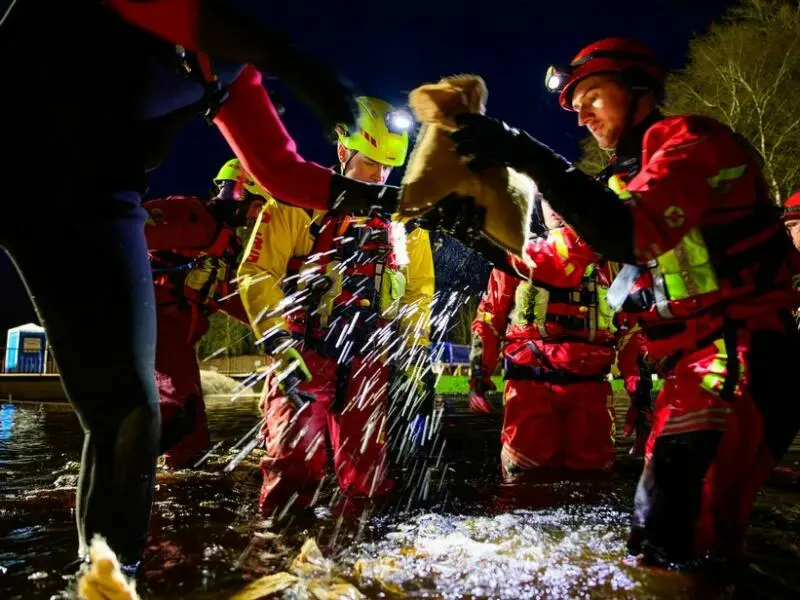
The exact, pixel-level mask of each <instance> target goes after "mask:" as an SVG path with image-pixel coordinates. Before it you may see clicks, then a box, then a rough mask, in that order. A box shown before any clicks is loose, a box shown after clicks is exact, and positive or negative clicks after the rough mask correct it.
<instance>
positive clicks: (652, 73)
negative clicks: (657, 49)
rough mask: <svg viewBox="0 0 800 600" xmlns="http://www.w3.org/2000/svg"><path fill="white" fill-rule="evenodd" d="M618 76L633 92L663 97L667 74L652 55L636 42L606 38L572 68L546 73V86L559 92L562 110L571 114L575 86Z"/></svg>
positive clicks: (582, 54)
mask: <svg viewBox="0 0 800 600" xmlns="http://www.w3.org/2000/svg"><path fill="white" fill-rule="evenodd" d="M601 73H618V74H620V75H621V76H622V77H623V81H624V83H625V85H626V86H628V87H629V88H630V89H632V90H637V89H647V90H654V91H655V92H656V94H657V95H660V94H661V93H662V92H663V89H664V79H665V78H666V73H665V71H664V68H663V67H662V66H661V63H660V62H659V61H658V59H657V58H656V56H655V54H653V51H652V50H651V49H650V48H649V47H648V46H646V45H645V44H642V43H641V42H637V41H636V40H632V39H628V38H605V39H602V40H600V41H598V42H594V43H593V44H589V45H588V46H586V47H585V48H584V49H583V50H581V51H580V52H578V54H577V55H576V56H575V58H573V59H572V62H571V63H570V64H569V66H566V67H558V66H551V67H550V68H549V69H547V75H546V77H545V85H546V86H547V89H548V90H550V91H551V92H560V95H559V98H558V100H559V103H560V104H561V106H562V107H563V108H564V109H566V110H569V111H571V110H572V93H573V92H574V91H575V86H576V85H577V84H578V83H579V82H580V81H582V80H584V79H586V78H587V77H590V76H592V75H599V74H601Z"/></svg>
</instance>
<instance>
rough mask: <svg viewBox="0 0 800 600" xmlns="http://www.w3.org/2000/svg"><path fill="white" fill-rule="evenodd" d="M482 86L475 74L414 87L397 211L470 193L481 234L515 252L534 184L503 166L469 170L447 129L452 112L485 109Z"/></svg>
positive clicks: (416, 212)
mask: <svg viewBox="0 0 800 600" xmlns="http://www.w3.org/2000/svg"><path fill="white" fill-rule="evenodd" d="M487 97H488V90H487V88H486V84H485V83H484V81H483V79H481V78H480V77H479V76H477V75H453V76H451V77H445V78H444V79H442V80H441V81H439V82H438V83H430V84H426V85H423V86H421V87H418V88H417V89H415V90H413V91H412V92H411V94H410V95H409V104H410V106H411V108H412V110H413V111H414V114H415V115H416V118H417V119H418V120H419V121H420V122H421V123H422V128H421V130H420V134H419V136H418V139H417V143H416V145H415V146H414V150H413V152H412V153H411V157H410V158H409V161H408V166H407V167H406V171H405V175H404V176H403V181H402V184H401V187H402V195H401V198H400V204H399V208H398V212H399V213H400V215H402V216H404V217H417V216H420V215H422V214H424V213H425V212H427V211H428V210H430V208H432V207H433V206H434V205H435V204H436V203H437V202H438V201H439V200H441V199H442V198H444V197H445V196H448V195H450V194H452V193H457V194H459V195H462V196H472V197H474V198H475V199H476V200H477V202H478V204H479V205H480V206H482V207H484V208H485V209H486V219H485V222H484V226H483V234H484V235H485V236H486V237H487V238H488V239H489V240H490V241H492V242H493V243H494V244H496V245H498V246H500V247H501V248H504V249H506V250H508V251H510V252H513V253H515V254H519V253H520V252H521V250H522V245H523V243H524V241H525V236H526V234H527V228H528V225H527V224H528V220H529V217H530V213H531V207H532V205H533V199H534V195H535V193H536V185H535V184H534V183H533V180H531V179H530V178H529V177H528V176H526V175H523V174H522V173H519V172H517V171H514V170H513V169H510V168H508V167H505V166H497V167H491V168H488V169H485V170H483V171H481V172H480V173H473V172H472V171H470V170H469V168H468V167H467V161H466V160H465V159H464V158H462V157H461V156H459V154H458V153H457V152H456V151H455V144H454V143H453V141H452V140H451V139H450V134H451V133H453V132H454V131H456V130H457V129H458V126H457V125H456V122H455V117H456V116H457V115H459V114H463V113H480V114H484V113H485V111H486V100H487Z"/></svg>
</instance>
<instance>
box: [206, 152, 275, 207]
mask: <svg viewBox="0 0 800 600" xmlns="http://www.w3.org/2000/svg"><path fill="white" fill-rule="evenodd" d="M225 181H236V182H241V184H242V187H243V188H244V189H245V190H247V191H248V192H250V193H251V194H255V195H256V196H261V197H262V198H264V200H269V198H270V194H269V192H267V190H265V189H264V188H263V187H261V186H260V185H259V184H258V183H256V181H255V179H253V178H252V177H250V175H249V174H248V173H247V172H246V171H245V170H244V169H243V168H242V165H241V163H240V162H239V159H238V158H232V159H230V160H229V161H228V162H226V163H225V164H224V165H222V168H221V169H220V170H219V173H217V176H216V177H215V178H214V185H217V186H219V185H221V184H222V183H223V182H225Z"/></svg>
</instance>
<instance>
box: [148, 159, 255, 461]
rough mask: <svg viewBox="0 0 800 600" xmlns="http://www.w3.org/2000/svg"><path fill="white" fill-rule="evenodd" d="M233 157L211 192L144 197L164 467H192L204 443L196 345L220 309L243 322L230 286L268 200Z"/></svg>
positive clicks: (206, 438) (205, 424)
mask: <svg viewBox="0 0 800 600" xmlns="http://www.w3.org/2000/svg"><path fill="white" fill-rule="evenodd" d="M248 179H249V178H247V177H246V176H245V175H244V173H243V172H242V170H241V168H240V167H239V165H238V161H235V160H232V161H229V162H228V163H226V164H225V165H224V166H223V167H222V169H221V170H220V172H219V174H218V175H217V177H216V178H215V179H214V183H215V184H217V185H218V186H219V193H218V194H217V195H216V196H214V197H212V198H199V197H195V196H170V197H168V198H163V199H157V200H148V201H146V202H145V203H144V204H143V206H144V208H145V209H146V210H147V212H148V214H149V217H150V218H149V219H148V220H147V223H146V225H145V234H146V236H147V247H148V249H149V250H150V263H151V265H152V267H153V282H154V284H155V291H156V325H157V328H156V335H157V337H156V384H157V385H158V392H159V396H160V405H161V452H162V453H164V454H165V460H166V464H167V466H169V467H171V468H174V469H181V468H187V467H191V466H192V465H193V464H194V463H195V462H196V461H197V459H199V458H200V457H201V456H202V454H203V453H204V451H205V450H206V449H207V448H208V445H209V435H208V420H207V416H206V409H205V402H204V401H203V389H202V386H201V381H200V365H199V364H198V362H197V350H196V345H197V343H198V342H199V341H200V339H201V338H202V337H203V335H204V334H205V333H206V331H208V326H209V318H210V317H211V315H213V314H214V313H216V312H217V311H222V312H224V313H226V314H227V315H228V316H230V317H232V318H234V319H238V320H239V321H241V322H243V323H245V324H247V323H248V320H247V313H246V312H245V310H244V307H243V306H242V302H241V300H240V299H239V293H238V290H237V288H236V285H235V273H236V268H237V267H238V265H239V262H240V260H241V258H242V256H241V255H242V250H243V246H244V243H245V242H246V241H247V239H246V238H245V239H244V240H243V239H242V238H241V235H242V234H243V233H244V234H246V233H247V230H248V228H249V227H252V226H253V224H255V221H256V219H257V217H258V215H259V213H260V212H261V208H262V206H263V205H264V203H265V202H266V200H267V198H266V194H265V192H263V188H260V187H259V186H257V185H256V184H255V183H254V182H253V181H252V180H248Z"/></svg>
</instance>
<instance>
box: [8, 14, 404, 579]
mask: <svg viewBox="0 0 800 600" xmlns="http://www.w3.org/2000/svg"><path fill="white" fill-rule="evenodd" d="M2 21H3V22H2V25H0V63H2V70H3V73H4V74H5V75H6V76H7V77H8V78H9V79H8V80H9V81H13V82H14V87H15V89H16V90H17V93H13V94H3V95H2V99H0V105H2V110H3V114H5V115H13V116H14V117H13V118H14V120H15V121H16V122H18V123H24V124H25V127H24V128H16V129H13V131H12V130H8V131H6V132H5V138H4V141H5V142H6V143H7V144H9V146H12V147H14V148H15V149H17V150H19V151H20V152H21V153H24V154H26V155H28V156H38V157H40V160H41V162H42V164H43V165H46V168H47V173H48V178H52V180H53V181H62V182H74V174H75V173H76V172H81V171H82V170H85V166H86V164H87V162H88V163H91V165H92V172H93V174H94V176H93V177H91V178H89V179H85V180H82V181H81V182H80V184H79V185H72V183H70V184H66V183H65V185H64V186H62V187H60V188H59V191H58V193H53V194H47V195H43V196H42V197H41V198H40V199H39V200H38V201H37V202H35V203H33V202H3V203H2V209H1V210H2V213H3V214H2V218H1V219H0V246H2V248H3V250H5V251H6V252H8V254H9V255H10V256H11V257H12V258H13V261H14V264H15V266H16V268H17V270H18V272H19V273H20V275H21V277H22V279H23V280H24V281H25V285H26V288H27V290H28V291H29V294H30V296H31V298H33V299H34V304H35V306H36V310H37V312H38V314H39V317H40V321H41V322H42V324H43V326H44V327H45V329H46V331H47V336H48V341H49V342H50V344H51V346H52V349H53V353H54V356H55V359H56V360H57V362H58V366H59V372H60V374H61V379H62V382H63V384H64V388H65V390H66V393H67V396H68V397H69V399H70V402H71V403H72V405H73V406H74V408H75V410H76V412H77V414H78V416H79V419H80V422H81V426H82V428H83V430H84V432H85V443H84V452H83V457H82V463H81V474H80V477H79V481H78V486H77V500H76V506H75V515H76V520H77V528H78V550H79V556H85V555H86V551H87V544H88V542H89V540H91V539H92V537H93V536H94V534H101V535H103V536H104V537H105V538H106V540H107V541H108V543H109V545H110V546H111V548H112V549H113V550H114V551H115V552H116V553H117V555H118V556H119V559H120V561H121V563H122V564H123V565H125V567H126V569H130V570H135V569H136V568H137V565H138V563H139V560H140V558H141V555H142V551H143V549H144V547H145V542H146V536H147V529H148V523H149V518H150V511H151V507H152V501H153V491H154V486H155V468H156V458H157V456H158V452H159V444H160V418H159V404H158V392H157V389H156V384H155V377H154V371H155V346H156V323H155V321H156V318H155V298H154V291H153V282H152V272H151V270H150V264H149V260H148V254H147V244H146V240H145V234H144V224H145V221H146V220H147V212H146V211H145V210H144V209H143V208H142V206H141V199H142V195H143V193H144V191H145V189H146V187H147V171H148V170H150V169H152V168H155V167H156V166H158V165H159V164H160V162H161V161H162V159H163V158H164V157H165V156H166V154H167V153H168V149H169V142H170V140H171V139H172V137H173V134H174V133H175V132H176V131H177V130H178V129H180V128H181V127H182V126H183V125H184V124H186V123H188V122H189V121H190V120H191V119H193V118H195V117H197V116H198V115H200V114H205V115H206V117H207V118H208V119H209V120H211V121H212V122H214V123H215V125H216V126H217V128H218V129H219V130H220V132H221V133H222V135H223V137H225V139H226V140H227V142H228V143H229V145H230V146H231V148H232V149H233V151H234V152H235V154H236V155H237V156H239V157H240V158H241V159H242V161H243V162H244V163H245V164H246V165H247V168H248V172H249V173H251V174H252V176H253V177H254V178H255V179H256V180H257V181H259V182H260V183H262V184H264V185H267V186H269V187H270V189H272V190H274V191H275V193H276V194H279V195H280V197H281V198H282V199H283V200H284V201H285V202H289V203H294V204H298V205H302V206H305V207H315V208H319V209H323V210H324V209H326V208H327V207H329V206H331V205H332V203H333V202H334V201H335V202H337V203H339V202H342V200H343V199H342V198H341V192H342V191H343V190H346V191H347V192H348V193H347V194H346V196H347V197H348V198H349V199H348V200H347V201H351V200H352V201H358V200H359V199H360V201H364V200H366V202H360V201H359V202H357V206H371V205H373V204H376V203H381V202H380V201H376V199H375V196H376V195H377V192H378V191H382V190H379V189H376V188H379V187H380V186H373V187H370V186H367V185H366V184H360V182H354V181H352V180H350V179H347V178H344V177H341V176H339V175H336V174H333V173H331V172H330V171H329V170H328V169H325V168H323V167H321V166H320V165H315V164H314V163H310V162H307V161H304V160H303V159H302V157H300V156H299V155H298V153H297V152H296V148H295V146H294V143H293V141H292V139H291V138H290V137H289V136H288V135H287V133H286V131H285V129H283V126H282V124H281V122H280V119H279V118H278V117H277V114H276V113H275V111H274V107H272V105H271V102H269V97H268V95H267V92H266V90H265V89H264V88H263V86H262V85H261V83H260V78H261V76H260V73H259V70H264V71H268V72H270V73H271V74H272V75H274V76H276V77H279V78H280V79H281V80H282V81H284V82H285V83H286V84H287V86H288V87H289V88H290V89H291V91H292V92H293V93H294V95H296V96H297V97H298V99H300V100H301V101H303V102H304V103H305V104H307V105H308V106H309V107H310V108H311V109H312V110H313V112H314V113H315V114H316V116H317V117H318V118H319V119H320V120H321V121H322V122H323V124H324V125H325V126H326V128H327V131H332V130H333V127H334V124H336V123H348V124H354V123H355V115H356V105H355V100H354V97H353V93H352V92H351V90H350V89H349V87H348V86H347V85H345V84H343V83H342V82H341V81H340V79H339V78H338V76H337V75H336V74H335V73H334V72H333V71H332V70H330V69H329V68H328V67H326V66H325V65H323V64H321V63H320V62H318V61H316V60H314V59H313V58H312V57H310V56H308V55H307V54H306V53H305V52H303V51H301V50H300V49H298V48H296V47H294V46H293V45H292V44H291V43H290V42H289V41H288V40H287V39H286V37H285V36H283V35H282V34H280V33H279V32H275V31H271V30H269V29H268V28H265V27H263V26H261V25H259V24H257V23H256V22H252V21H250V20H248V19H247V18H246V17H244V16H243V15H242V14H241V13H237V12H236V11H235V10H234V9H233V8H231V7H230V5H229V4H228V3H226V2H222V1H219V0H216V1H210V0H150V1H144V2H142V1H134V0H105V1H104V2H101V1H96V0H81V1H79V2H36V1H30V0H26V1H20V2H15V3H13V6H9V10H8V11H6V13H5V14H4V15H3V19H2ZM178 45H179V46H178ZM39 56H47V57H48V66H47V69H46V71H47V74H46V75H45V74H44V72H43V70H42V69H38V68H35V67H33V66H32V64H33V63H32V62H31V60H29V59H30V58H31V57H39ZM109 65H113V68H111V67H110V66H109ZM215 76H216V77H215ZM56 90H57V92H56ZM31 98H39V99H42V100H43V101H45V102H47V103H49V104H50V105H49V106H46V107H45V108H43V105H42V103H39V102H31ZM355 186H359V190H357V191H355V190H354V187H355ZM28 188H29V184H28V182H25V183H20V184H19V185H17V184H12V185H11V187H6V189H5V193H6V196H7V197H8V198H22V197H26V196H27V195H29V189H28ZM360 194H365V195H366V196H369V198H365V197H364V196H363V195H360ZM382 199H383V200H384V201H385V202H386V203H391V200H392V197H391V194H384V195H383V196H382ZM390 210H391V207H390ZM34 223H35V226H36V228H37V231H39V232H40V233H41V237H40V236H31V235H30V230H31V227H33V224H34ZM34 237H35V238H36V240H35V241H34ZM54 256H59V257H63V258H64V259H65V260H79V259H78V258H77V257H86V256H90V257H92V268H93V269H94V270H95V272H96V273H97V278H98V279H97V280H98V285H96V286H94V288H93V290H92V293H91V294H74V293H73V292H74V289H75V281H74V273H72V270H71V269H67V268H42V265H46V264H50V263H52V260H53V257H54ZM98 349H102V351H100V352H98Z"/></svg>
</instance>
